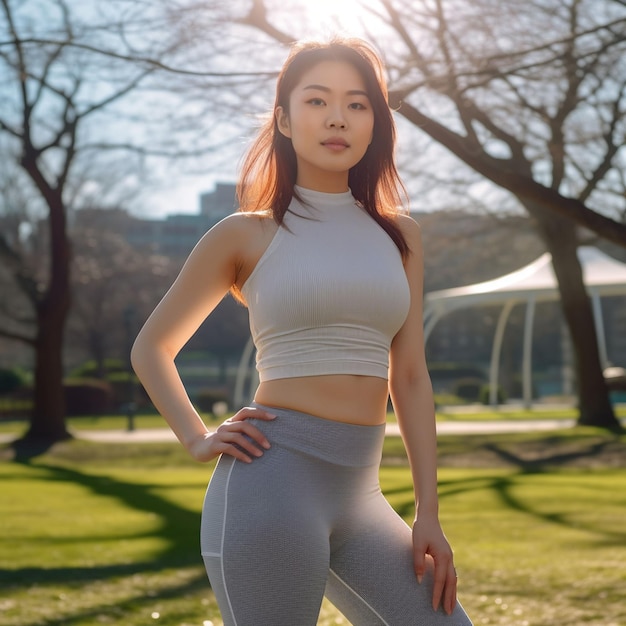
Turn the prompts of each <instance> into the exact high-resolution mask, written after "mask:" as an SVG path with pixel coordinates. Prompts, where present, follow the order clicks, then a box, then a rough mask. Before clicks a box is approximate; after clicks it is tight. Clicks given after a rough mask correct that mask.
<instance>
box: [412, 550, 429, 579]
mask: <svg viewBox="0 0 626 626" xmlns="http://www.w3.org/2000/svg"><path fill="white" fill-rule="evenodd" d="M413 569H414V570H415V575H416V576H417V582H418V583H419V584H420V585H421V584H422V580H423V579H424V572H425V571H426V555H425V551H424V550H421V549H420V548H415V549H414V551H413Z"/></svg>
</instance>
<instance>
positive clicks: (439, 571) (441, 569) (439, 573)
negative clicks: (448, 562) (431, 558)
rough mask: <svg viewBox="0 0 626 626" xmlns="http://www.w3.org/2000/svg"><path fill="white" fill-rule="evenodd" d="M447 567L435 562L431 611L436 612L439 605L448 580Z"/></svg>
mask: <svg viewBox="0 0 626 626" xmlns="http://www.w3.org/2000/svg"><path fill="white" fill-rule="evenodd" d="M447 569H448V568H447V566H444V565H443V564H441V563H438V562H437V561H435V572H434V574H433V578H434V583H433V609H434V610H435V611H436V610H437V609H438V608H439V605H440V604H441V598H442V595H443V590H444V587H445V586H446V582H447V579H448V576H447Z"/></svg>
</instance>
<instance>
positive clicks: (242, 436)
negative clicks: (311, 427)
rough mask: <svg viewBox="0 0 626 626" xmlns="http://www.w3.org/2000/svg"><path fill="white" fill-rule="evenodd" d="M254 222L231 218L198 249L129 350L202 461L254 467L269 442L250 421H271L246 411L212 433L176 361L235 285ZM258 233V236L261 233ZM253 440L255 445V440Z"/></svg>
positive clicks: (184, 440)
mask: <svg viewBox="0 0 626 626" xmlns="http://www.w3.org/2000/svg"><path fill="white" fill-rule="evenodd" d="M255 222H256V225H257V226H258V222H257V220H256V219H255V218H249V217H246V216H244V215H242V214H235V215H232V216H230V217H228V218H226V219H224V220H222V221H221V222H220V223H219V224H217V225H216V226H214V227H213V228H212V229H211V230H210V231H209V232H208V233H207V234H206V235H205V236H204V237H203V238H202V239H201V240H200V241H199V243H198V244H197V245H196V247H195V248H194V250H193V251H192V253H191V254H190V256H189V258H188V259H187V261H186V262H185V265H184V266H183V269H182V270H181V272H180V274H179V275H178V277H177V278H176V280H175V282H174V284H173V285H172V287H171V288H170V289H169V291H168V292H167V293H166V294H165V296H164V297H163V299H162V300H161V302H160V303H159V304H158V306H157V307H156V309H155V310H154V311H153V313H152V314H151V315H150V317H149V318H148V320H147V321H146V323H145V325H144V326H143V328H142V329H141V331H140V332H139V335H138V336H137V339H136V340H135V343H134V345H133V348H132V351H131V361H132V364H133V368H134V370H135V372H136V373H137V376H138V378H139V380H140V381H141V383H142V384H143V386H144V387H145V389H146V391H147V392H148V395H149V396H150V398H151V400H152V401H153V403H154V405H155V407H156V408H157V410H158V411H159V413H161V415H162V416H163V417H164V418H165V420H166V421H167V423H168V424H169V426H170V428H171V429H172V430H173V431H174V433H175V434H176V436H177V437H178V439H179V441H180V442H181V443H182V444H183V446H184V447H185V448H186V449H187V450H188V452H189V453H190V454H191V456H192V457H194V458H195V459H197V460H198V461H209V460H211V459H213V458H215V457H217V456H218V455H219V454H222V453H225V454H230V455H232V456H234V457H235V458H238V459H239V460H242V461H245V462H250V461H251V460H252V458H254V457H257V456H261V454H262V448H268V447H269V442H268V441H267V439H266V438H265V437H264V436H263V434H262V433H261V432H260V431H259V430H258V429H257V428H255V427H254V426H252V425H251V424H249V423H248V422H247V418H249V417H256V418H261V419H272V418H273V416H272V415H271V414H269V413H267V412H265V411H262V410H260V409H254V408H244V409H242V410H241V411H239V412H238V413H237V414H236V415H234V416H233V417H232V418H230V419H228V420H226V421H225V422H224V423H223V424H222V425H221V426H219V427H218V428H217V430H215V431H213V432H211V431H209V429H208V428H207V427H206V425H205V424H204V422H203V420H202V418H201V417H200V415H199V414H198V412H197V411H196V409H195V408H194V407H193V405H192V403H191V400H190V399H189V396H188V395H187V392H186V390H185V388H184V386H183V383H182V381H181V379H180V375H179V374H178V370H177V369H176V366H175V363H174V359H175V358H176V355H177V354H178V353H179V352H180V350H181V348H182V347H183V346H184V345H185V344H186V343H187V341H188V340H189V339H190V337H191V336H192V335H193V334H194V333H195V332H196V330H197V329H198V327H199V326H200V324H202V322H203V321H204V320H205V319H206V318H207V316H208V315H209V314H210V313H211V312H212V311H213V309H215V307H216V306H217V305H218V304H219V302H220V301H221V300H222V298H223V297H224V296H225V295H226V293H227V292H228V290H229V289H230V288H231V286H232V285H233V284H234V283H235V282H236V280H237V275H238V272H239V268H240V267H241V266H242V263H243V261H244V257H243V255H244V253H245V250H246V249H249V246H248V245H247V244H249V243H250V240H251V237H253V236H254V229H255ZM257 232H258V231H257ZM250 439H251V440H252V441H251V440H250Z"/></svg>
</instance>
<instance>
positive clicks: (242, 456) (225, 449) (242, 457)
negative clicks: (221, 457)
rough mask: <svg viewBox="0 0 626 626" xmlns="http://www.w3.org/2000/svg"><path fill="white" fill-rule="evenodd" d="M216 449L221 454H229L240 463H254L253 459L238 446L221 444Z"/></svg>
mask: <svg viewBox="0 0 626 626" xmlns="http://www.w3.org/2000/svg"><path fill="white" fill-rule="evenodd" d="M216 449H217V451H218V453H219V454H227V455H229V456H232V457H234V458H235V459H237V460H238V461H243V462H244V463H252V458H250V457H249V456H248V455H247V454H246V453H245V452H244V451H243V450H242V449H241V448H238V447H237V446H235V445H233V444H230V443H225V442H221V443H220V444H219V445H217V446H216Z"/></svg>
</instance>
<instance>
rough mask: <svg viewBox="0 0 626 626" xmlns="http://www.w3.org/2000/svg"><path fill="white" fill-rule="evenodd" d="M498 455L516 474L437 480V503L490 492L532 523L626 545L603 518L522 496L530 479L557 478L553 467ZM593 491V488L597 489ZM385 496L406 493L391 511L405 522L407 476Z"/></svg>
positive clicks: (409, 510)
mask: <svg viewBox="0 0 626 626" xmlns="http://www.w3.org/2000/svg"><path fill="white" fill-rule="evenodd" d="M603 445H604V444H596V445H593V446H590V447H589V449H588V451H587V454H589V455H591V456H593V455H594V454H598V453H599V452H600V451H601V449H602V447H603ZM500 452H502V454H504V455H505V456H506V458H507V460H508V461H509V465H510V464H512V463H514V462H517V466H518V470H517V471H516V470H515V469H509V470H503V471H501V472H497V473H494V474H490V473H489V472H488V470H487V471H486V472H485V473H481V475H478V476H471V477H467V478H456V479H451V480H440V481H439V490H440V493H439V499H440V501H442V502H443V501H445V499H446V498H451V497H456V496H462V495H464V494H468V493H472V492H476V491H492V492H493V493H495V494H496V495H497V497H498V499H499V500H500V502H501V505H502V506H503V508H506V509H507V510H509V511H513V512H516V513H519V514H521V515H525V516H528V517H529V518H532V519H533V520H535V521H540V522H543V523H546V522H547V523H549V524H553V525H556V526H559V527H561V528H563V529H568V530H575V531H583V532H587V533H589V535H591V536H594V537H595V542H596V543H597V544H598V545H600V544H601V545H603V546H615V547H620V548H621V547H623V546H624V545H626V529H623V530H622V529H620V530H617V529H614V528H606V527H603V526H602V521H603V520H604V517H603V516H592V518H591V520H587V519H586V516H585V515H584V514H581V515H578V514H572V511H571V509H570V507H564V509H563V510H559V502H560V501H561V500H560V499H559V498H555V499H554V501H553V503H552V505H551V506H550V508H551V510H545V507H542V506H541V505H545V502H540V503H535V501H534V499H533V497H532V496H530V495H526V496H525V495H523V493H524V491H523V489H521V488H524V487H525V486H526V485H527V484H528V481H529V480H532V477H533V476H541V475H545V476H550V474H553V475H554V476H559V475H560V474H561V472H560V471H559V470H558V469H555V468H554V467H552V468H551V469H547V468H546V467H545V465H544V464H545V458H544V459H543V460H537V461H536V462H528V461H527V460H524V459H520V458H518V457H517V456H516V455H514V454H513V453H511V452H510V451H500ZM572 454H573V453H572ZM576 456H577V457H578V456H579V453H577V454H576ZM569 457H570V455H569V454H567V453H562V454H556V455H552V456H551V457H550V464H551V465H554V464H556V463H557V462H562V463H564V464H566V462H567V461H568V459H569ZM572 480H575V474H572ZM537 488H540V487H537ZM594 489H597V487H595V488H594ZM385 494H386V495H387V496H392V495H402V494H406V500H405V501H404V502H402V503H401V504H396V505H395V509H396V511H397V512H398V513H399V514H400V515H401V516H402V517H404V518H405V519H408V518H409V517H411V516H412V515H413V513H414V504H413V499H412V497H413V491H412V486H411V481H410V477H409V476H407V481H406V484H404V485H400V486H397V487H395V488H393V489H385ZM565 497H566V496H564V498H565ZM618 497H623V495H622V494H619V496H618ZM588 506H589V507H592V506H593V505H592V504H589V505H588ZM581 510H582V508H581ZM486 514H488V512H486ZM592 541H594V540H592V539H589V543H591V542H592Z"/></svg>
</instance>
